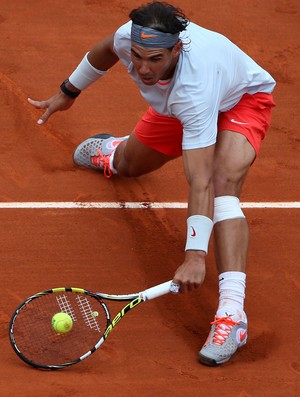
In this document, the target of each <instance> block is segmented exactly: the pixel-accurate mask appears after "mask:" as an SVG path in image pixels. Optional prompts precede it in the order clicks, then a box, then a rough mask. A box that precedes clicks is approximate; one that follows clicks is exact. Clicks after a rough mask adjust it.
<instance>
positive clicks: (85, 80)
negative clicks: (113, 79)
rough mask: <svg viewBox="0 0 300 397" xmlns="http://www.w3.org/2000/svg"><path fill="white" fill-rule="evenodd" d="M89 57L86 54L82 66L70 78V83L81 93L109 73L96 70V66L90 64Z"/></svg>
mask: <svg viewBox="0 0 300 397" xmlns="http://www.w3.org/2000/svg"><path fill="white" fill-rule="evenodd" d="M87 55H88V53H87V54H85V56H84V57H83V59H82V61H81V62H80V64H79V65H78V66H77V68H76V69H75V70H74V72H73V73H72V74H71V76H70V77H69V81H70V83H71V84H73V86H74V87H76V88H78V89H79V90H81V91H82V90H84V89H85V88H87V87H89V86H90V85H91V84H93V83H94V82H95V81H97V80H98V79H99V78H100V77H101V76H103V75H104V74H105V73H107V70H105V71H103V70H98V69H96V68H94V66H93V65H91V64H90V62H89V60H88V58H87Z"/></svg>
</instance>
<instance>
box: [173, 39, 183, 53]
mask: <svg viewBox="0 0 300 397" xmlns="http://www.w3.org/2000/svg"><path fill="white" fill-rule="evenodd" d="M173 51H174V55H175V56H178V55H179V54H180V53H181V51H182V41H181V40H179V41H178V43H176V44H175V45H174V47H173Z"/></svg>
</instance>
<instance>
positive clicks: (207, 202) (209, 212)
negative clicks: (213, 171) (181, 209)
mask: <svg viewBox="0 0 300 397" xmlns="http://www.w3.org/2000/svg"><path fill="white" fill-rule="evenodd" d="M213 207H214V190H213V185H212V183H211V182H210V181H207V182H205V181H199V180H197V179H195V180H192V181H190V191H189V202H188V216H192V215H204V216H207V217H208V218H210V219H212V218H213V210H214V208H213Z"/></svg>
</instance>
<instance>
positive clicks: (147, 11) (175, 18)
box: [129, 1, 189, 34]
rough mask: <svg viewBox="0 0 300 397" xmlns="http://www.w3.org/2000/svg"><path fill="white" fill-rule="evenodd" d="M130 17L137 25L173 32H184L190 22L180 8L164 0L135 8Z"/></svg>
mask: <svg viewBox="0 0 300 397" xmlns="http://www.w3.org/2000/svg"><path fill="white" fill-rule="evenodd" d="M129 17H130V19H131V20H132V22H133V23H134V24H136V25H140V26H144V27H148V28H152V29H156V30H159V31H160V32H164V33H172V34H174V33H178V32H182V31H183V30H185V29H186V27H187V25H188V23H189V21H188V19H187V18H186V17H185V15H184V13H183V11H182V10H181V9H180V8H177V7H174V6H172V5H171V4H168V3H165V2H163V1H153V2H152V3H148V4H146V5H142V6H140V7H139V8H135V9H134V10H132V11H131V13H130V14H129Z"/></svg>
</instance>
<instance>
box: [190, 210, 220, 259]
mask: <svg viewBox="0 0 300 397" xmlns="http://www.w3.org/2000/svg"><path fill="white" fill-rule="evenodd" d="M212 229H213V221H212V220H211V219H210V218H208V217H207V216H203V215H192V216H190V217H189V218H188V219H187V239H186V246H185V250H186V251H187V250H196V251H204V252H205V253H207V252H208V244H209V239H210V235H211V232H212Z"/></svg>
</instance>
